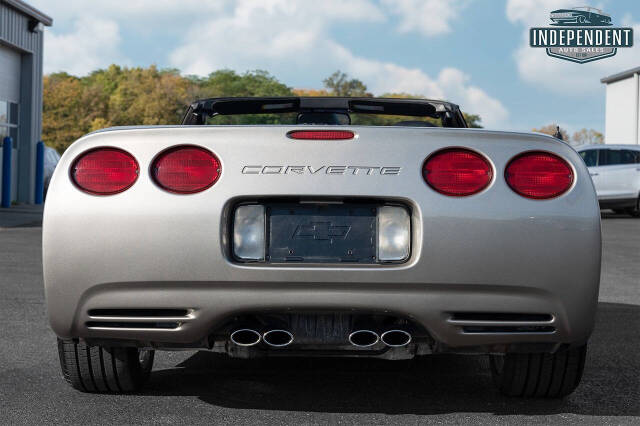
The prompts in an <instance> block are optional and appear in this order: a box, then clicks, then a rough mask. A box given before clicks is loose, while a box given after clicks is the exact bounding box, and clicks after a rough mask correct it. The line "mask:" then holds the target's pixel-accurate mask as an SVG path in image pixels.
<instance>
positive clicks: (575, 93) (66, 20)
mask: <svg viewBox="0 0 640 426" xmlns="http://www.w3.org/2000/svg"><path fill="white" fill-rule="evenodd" d="M29 3H30V4H32V5H33V6H34V7H36V8H38V9H40V10H41V11H42V12H44V13H46V14H48V15H49V16H51V17H52V18H53V20H54V23H53V26H52V27H50V28H46V30H45V54H44V71H45V73H51V72H58V71H65V72H68V73H70V74H73V75H78V76H82V75H86V74H88V73H90V72H91V71H93V70H95V69H98V68H104V67H107V66H108V65H110V64H112V63H115V64H119V65H124V66H144V67H146V66H149V65H152V64H156V65H157V66H158V67H160V68H177V69H179V70H180V71H181V73H182V74H196V75H201V76H205V75H207V74H209V73H210V72H212V71H215V70H218V69H223V68H226V69H233V70H235V71H237V72H240V73H243V72H246V71H249V70H255V69H263V70H267V71H268V72H270V73H271V74H272V75H274V76H275V77H276V78H278V80H280V81H282V82H283V83H285V84H287V85H288V86H291V87H294V88H308V89H309V88H321V87H322V80H323V79H324V78H326V77H327V76H328V75H330V74H331V73H333V72H334V71H336V70H341V71H343V72H346V73H347V74H349V76H350V77H352V78H357V79H359V80H361V81H363V82H364V83H365V84H366V85H367V87H368V88H369V91H371V92H372V93H373V94H374V95H381V94H383V93H388V92H405V93H411V94H415V95H420V96H425V97H428V98H437V99H446V100H449V101H452V102H454V103H457V104H458V105H460V106H461V108H462V109H463V110H464V111H465V112H468V113H473V114H479V115H480V116H481V117H482V124H483V125H484V126H485V127H487V128H491V129H503V130H517V131H531V130H532V128H534V127H541V126H544V125H546V124H550V123H559V124H560V126H561V127H563V128H565V129H566V130H568V131H569V133H570V134H572V133H573V132H574V131H577V130H579V129H581V128H593V129H596V130H598V131H600V132H604V126H605V123H604V116H605V107H604V105H605V86H604V85H603V84H602V83H600V79H601V78H602V77H605V76H607V75H611V74H615V73H618V72H620V71H624V70H627V69H630V68H634V67H637V66H640V1H637V0H626V1H622V0H616V1H614V0H601V1H598V2H593V3H590V5H591V6H594V7H598V8H600V9H602V10H604V11H605V12H606V13H608V14H610V15H611V16H612V18H613V24H614V25H615V26H631V27H633V28H634V38H635V39H634V45H635V46H634V47H632V48H626V49H618V53H617V55H616V56H614V57H612V58H607V59H603V60H599V61H594V62H590V63H586V64H576V63H573V62H569V61H563V60H559V59H555V58H551V57H548V56H547V55H546V52H545V49H539V48H531V47H529V42H528V29H529V28H530V27H532V26H547V25H548V24H549V22H550V21H549V12H550V11H551V10H554V9H558V8H565V7H574V6H584V5H585V0H578V1H577V2H576V1H572V0H565V1H557V0H505V1H500V0H491V1H490V0H447V1H445V0H440V1H438V0H321V1H318V0H313V1H312V0H297V1H296V0H237V1H230V0H219V1H215V0H179V1H176V0H153V1H152V0H127V1H125V0H104V1H103V0H91V1H86V0H63V1H61V0H29Z"/></svg>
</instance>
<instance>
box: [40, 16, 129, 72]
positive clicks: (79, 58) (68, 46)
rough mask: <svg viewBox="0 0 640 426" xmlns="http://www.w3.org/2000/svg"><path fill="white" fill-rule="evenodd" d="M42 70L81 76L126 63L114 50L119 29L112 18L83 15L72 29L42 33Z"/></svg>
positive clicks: (118, 40)
mask: <svg viewBox="0 0 640 426" xmlns="http://www.w3.org/2000/svg"><path fill="white" fill-rule="evenodd" d="M44 42H45V49H44V52H45V53H44V72H45V73H51V72H57V71H66V72H68V73H70V74H74V75H84V74H87V73H88V72H90V71H93V70H95V69H97V68H100V67H104V66H107V65H109V64H111V63H114V62H115V63H123V62H126V60H125V59H124V58H122V57H121V55H120V54H119V52H118V45H119V44H120V31H119V27H118V24H117V23H116V22H115V21H112V20H109V19H102V18H91V17H89V16H83V17H81V18H79V19H77V20H76V21H75V23H74V28H73V31H71V32H68V33H65V34H57V33H56V32H53V31H47V33H46V34H45V41H44Z"/></svg>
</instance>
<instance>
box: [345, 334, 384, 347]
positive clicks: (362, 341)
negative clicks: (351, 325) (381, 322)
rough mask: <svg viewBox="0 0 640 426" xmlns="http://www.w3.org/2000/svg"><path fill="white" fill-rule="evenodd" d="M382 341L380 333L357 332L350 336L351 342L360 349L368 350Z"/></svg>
mask: <svg viewBox="0 0 640 426" xmlns="http://www.w3.org/2000/svg"><path fill="white" fill-rule="evenodd" d="M379 341H380V336H378V333H376V332H375V331H371V330H356V331H354V332H353V333H351V334H350V335H349V342H350V343H351V344H352V345H353V346H357V347H359V348H368V347H369V346H373V345H375V344H376V343H378V342H379Z"/></svg>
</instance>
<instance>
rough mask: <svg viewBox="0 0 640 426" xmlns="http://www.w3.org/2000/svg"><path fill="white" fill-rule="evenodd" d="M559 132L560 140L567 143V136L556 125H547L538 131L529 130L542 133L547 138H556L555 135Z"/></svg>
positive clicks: (564, 131) (565, 132)
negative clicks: (547, 136)
mask: <svg viewBox="0 0 640 426" xmlns="http://www.w3.org/2000/svg"><path fill="white" fill-rule="evenodd" d="M558 129H559V130H560V134H561V135H562V140H563V141H565V142H567V143H569V134H568V133H567V131H566V130H564V129H563V128H562V127H560V126H558V125H557V124H555V123H553V124H547V125H546V126H542V127H540V128H539V129H531V131H532V132H538V133H544V134H546V135H549V136H553V137H555V136H556V133H557V132H558Z"/></svg>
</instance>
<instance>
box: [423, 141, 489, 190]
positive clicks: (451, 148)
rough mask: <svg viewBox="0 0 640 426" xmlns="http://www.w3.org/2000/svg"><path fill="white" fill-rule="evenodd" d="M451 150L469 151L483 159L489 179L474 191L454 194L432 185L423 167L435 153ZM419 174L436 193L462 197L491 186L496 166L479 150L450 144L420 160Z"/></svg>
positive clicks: (439, 153)
mask: <svg viewBox="0 0 640 426" xmlns="http://www.w3.org/2000/svg"><path fill="white" fill-rule="evenodd" d="M452 151H466V152H469V153H471V154H474V155H477V156H478V157H479V158H480V159H481V160H483V161H484V162H485V164H486V165H487V166H488V169H489V179H488V180H487V182H486V183H485V185H484V186H482V187H481V188H478V189H477V190H475V191H474V192H471V193H468V194H455V193H449V192H446V191H442V190H440V189H438V188H436V187H434V186H433V185H432V184H431V182H429V180H428V179H427V176H426V174H425V167H426V165H427V163H428V162H429V161H430V160H432V159H433V158H434V157H435V156H437V155H441V154H445V153H447V152H452ZM420 175H421V176H422V181H423V182H424V183H425V184H426V185H427V186H428V187H429V188H431V189H432V190H434V191H435V192H437V193H438V194H441V195H445V196H447V197H454V198H464V197H469V196H472V195H477V194H480V193H482V192H484V191H486V190H487V188H489V187H490V186H491V184H492V183H493V182H494V181H495V178H496V167H495V166H494V164H493V162H492V161H491V160H490V159H489V157H487V156H486V155H485V154H484V153H482V152H480V151H477V150H475V149H472V148H468V147H464V146H450V147H445V148H440V149H438V150H436V151H433V152H432V153H431V154H429V155H428V156H427V158H425V159H424V161H423V162H422V165H421V167H420Z"/></svg>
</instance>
